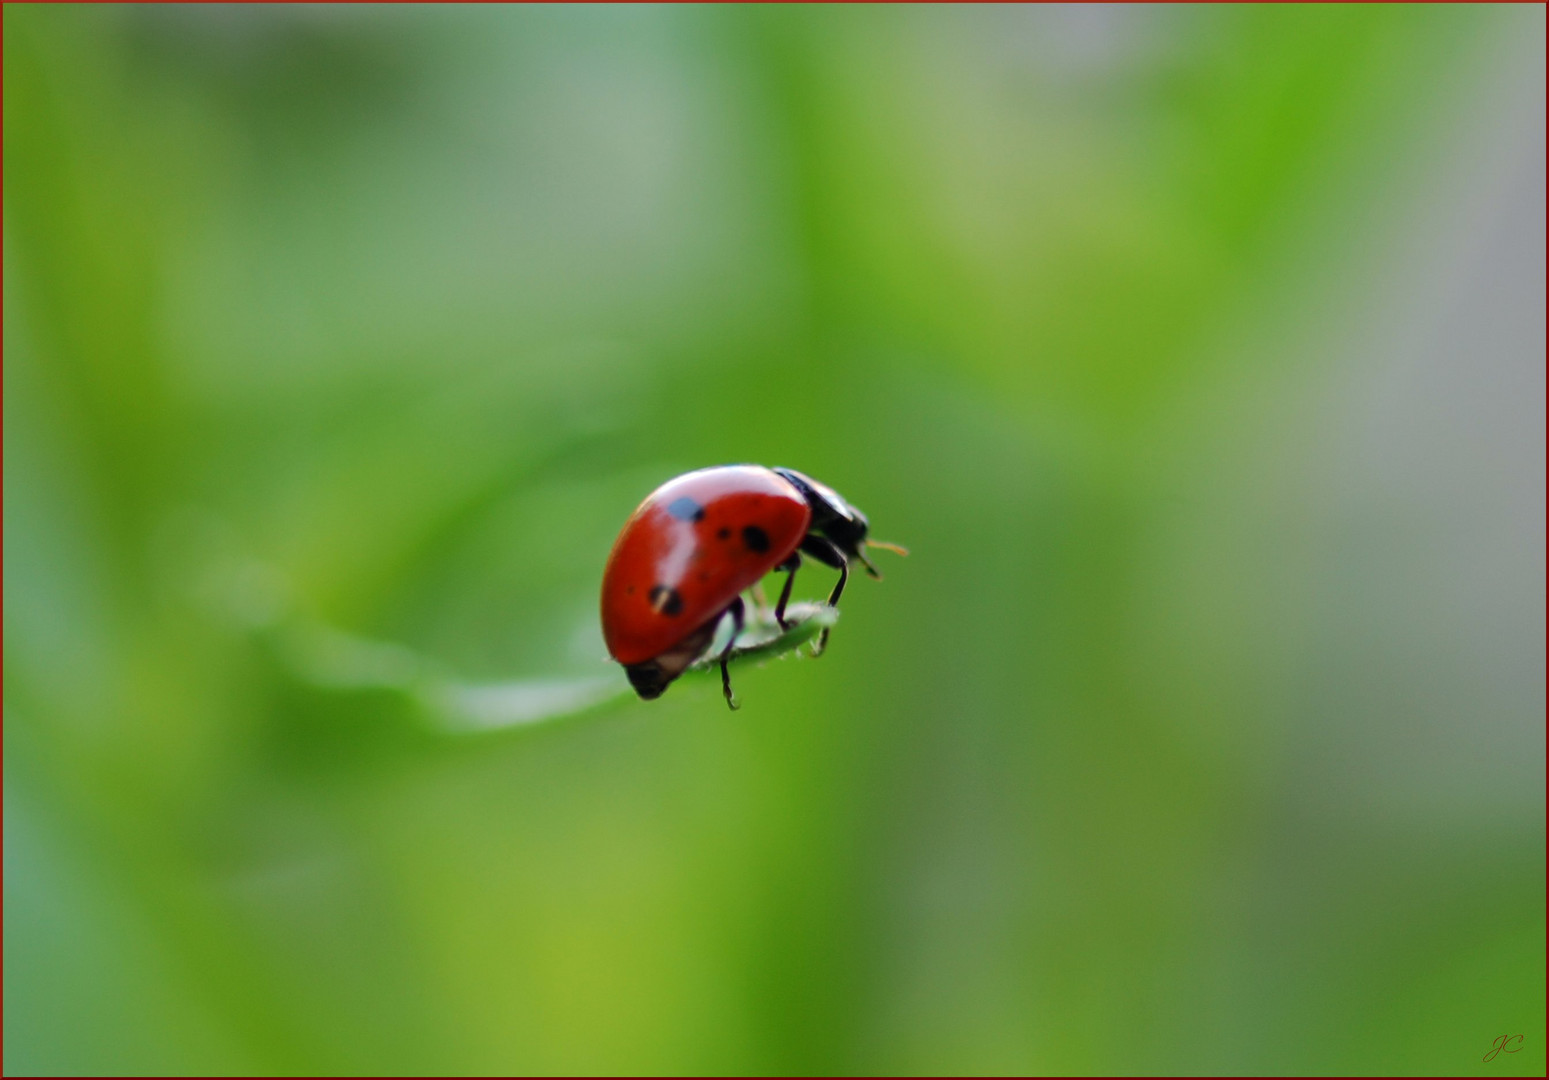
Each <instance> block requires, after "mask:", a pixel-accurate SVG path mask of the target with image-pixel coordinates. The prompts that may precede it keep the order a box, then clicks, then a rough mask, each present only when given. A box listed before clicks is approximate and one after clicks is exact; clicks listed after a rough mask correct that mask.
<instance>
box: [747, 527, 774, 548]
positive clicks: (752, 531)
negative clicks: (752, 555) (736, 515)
mask: <svg viewBox="0 0 1549 1080" xmlns="http://www.w3.org/2000/svg"><path fill="white" fill-rule="evenodd" d="M742 542H743V543H744V544H746V545H748V550H749V551H758V552H765V551H768V550H769V534H768V533H766V532H765V531H764V530H763V529H760V528H759V527H758V526H757V525H745V526H743V529H742Z"/></svg>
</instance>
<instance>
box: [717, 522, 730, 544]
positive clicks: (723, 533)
mask: <svg viewBox="0 0 1549 1080" xmlns="http://www.w3.org/2000/svg"><path fill="white" fill-rule="evenodd" d="M730 535H731V530H730V529H728V528H727V527H726V526H725V525H722V526H721V527H720V528H719V529H716V530H715V536H716V539H718V540H725V539H726V538H727V537H728V536H730Z"/></svg>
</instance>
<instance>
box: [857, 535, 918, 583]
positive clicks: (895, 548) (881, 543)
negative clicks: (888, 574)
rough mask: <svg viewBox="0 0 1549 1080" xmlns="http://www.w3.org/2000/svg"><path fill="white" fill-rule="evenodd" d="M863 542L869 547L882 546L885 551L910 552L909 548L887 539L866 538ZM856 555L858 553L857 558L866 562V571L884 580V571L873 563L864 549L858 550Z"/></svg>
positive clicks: (901, 553) (903, 553)
mask: <svg viewBox="0 0 1549 1080" xmlns="http://www.w3.org/2000/svg"><path fill="white" fill-rule="evenodd" d="M862 542H863V543H864V544H865V545H866V546H867V547H874V548H881V549H882V550H884V551H892V552H895V553H897V554H899V555H907V554H909V549H908V548H906V547H900V546H899V545H897V544H889V543H888V542H887V541H885V540H865V541H862ZM855 555H856V557H857V558H859V559H860V561H861V562H862V563H864V564H865V566H866V573H868V574H870V575H871V576H872V577H874V578H876V579H877V580H878V581H881V580H882V571H880V570H878V569H877V568H876V567H875V566H872V565H871V560H870V559H868V558H866V553H865V552H864V551H860V550H857V551H856V552H855Z"/></svg>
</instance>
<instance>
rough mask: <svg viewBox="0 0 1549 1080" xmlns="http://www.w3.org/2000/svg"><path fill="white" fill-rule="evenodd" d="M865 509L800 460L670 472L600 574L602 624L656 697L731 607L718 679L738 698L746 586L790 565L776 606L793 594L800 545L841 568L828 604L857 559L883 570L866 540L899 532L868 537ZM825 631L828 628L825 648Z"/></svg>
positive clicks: (642, 688) (642, 687) (632, 677)
mask: <svg viewBox="0 0 1549 1080" xmlns="http://www.w3.org/2000/svg"><path fill="white" fill-rule="evenodd" d="M869 528H870V524H869V523H868V522H867V521H866V515H865V514H862V513H861V512H860V511H859V510H857V509H855V507H853V506H851V505H850V504H849V503H848V502H846V501H845V500H844V499H843V498H842V497H841V496H840V495H839V493H838V492H836V491H834V490H833V489H832V488H830V487H827V486H826V485H824V484H820V483H818V482H817V481H816V480H813V479H812V478H811V477H809V476H804V475H803V474H801V473H799V472H797V471H796V470H795V469H767V468H765V467H764V466H762V465H718V466H716V467H714V468H709V469H698V470H696V471H694V472H690V473H684V474H683V475H682V476H679V477H676V478H675V479H672V480H669V481H667V482H666V483H665V484H663V485H662V486H661V487H659V488H657V489H656V490H655V491H653V492H651V494H650V495H648V496H646V499H645V501H644V502H643V503H641V504H640V505H639V507H637V508H636V510H635V512H634V513H633V514H631V515H630V517H629V520H628V521H626V522H625V523H624V528H623V529H622V530H620V532H619V535H618V539H617V540H615V541H614V542H613V551H612V553H611V554H609V556H608V565H607V568H606V569H605V570H604V571H603V574H602V636H603V640H604V641H605V642H606V643H607V645H608V653H609V655H611V656H612V657H613V659H615V660H617V661H618V662H619V663H620V664H622V665H623V666H624V672H625V674H627V675H628V676H629V682H630V685H632V686H633V687H634V688H635V692H636V693H637V694H639V695H640V696H641V697H642V698H645V699H647V700H649V699H651V698H656V697H660V696H661V694H662V691H664V690H666V689H667V687H668V685H669V684H670V683H671V682H672V681H673V680H674V679H676V678H677V677H678V676H679V675H681V674H683V672H684V670H685V669H686V668H687V667H688V666H689V665H690V664H692V663H693V662H694V661H695V660H697V659H698V658H699V656H700V654H702V653H703V652H704V651H705V650H706V649H707V648H708V647H709V645H710V642H711V639H712V638H714V636H715V628H716V626H717V625H719V623H720V621H721V619H722V618H723V617H724V616H727V615H730V616H731V618H732V623H733V632H732V636H731V638H730V639H729V640H728V641H727V643H726V647H725V648H724V649H723V650H722V651H721V657H720V661H721V689H722V692H723V693H724V694H725V695H726V703H727V704H728V705H730V706H731V707H732V708H733V709H735V708H737V703H736V701H735V700H734V699H733V698H732V693H731V677H730V675H728V674H727V671H726V661H727V658H728V657H729V656H730V655H731V650H732V645H733V643H734V642H735V641H736V640H737V636H738V634H740V633H741V631H742V625H743V619H744V617H745V614H746V611H745V607H744V605H743V602H742V591H743V590H744V589H747V588H749V587H750V586H752V585H754V584H756V583H757V582H758V581H759V580H760V579H762V578H763V576H764V575H765V574H767V573H769V572H770V571H772V570H785V571H787V572H788V574H787V576H786V579H785V586H784V587H783V588H782V589H781V590H780V600H779V602H778V603H777V604H776V605H775V610H774V617H775V621H776V622H777V623H778V624H779V626H780V629H782V630H784V629H786V628H787V626H788V624H787V622H786V620H785V606H786V604H787V602H789V600H790V598H791V583H792V582H793V581H795V579H796V569H797V567H799V566H800V565H801V556H802V554H803V553H806V554H807V555H810V556H811V557H812V558H814V559H816V560H817V561H818V562H820V563H823V564H824V565H825V566H831V567H833V568H834V569H836V570H838V571H839V581H838V583H837V584H835V585H834V590H833V592H832V593H830V594H829V597H828V603H829V606H830V607H832V606H833V605H834V604H837V603H838V602H839V597H840V595H841V594H842V593H843V592H844V586H845V582H846V581H848V580H849V576H850V571H849V567H850V563H851V562H852V561H858V562H859V563H861V565H863V566H864V567H865V568H866V572H867V573H869V574H870V575H871V576H872V577H877V578H879V577H881V576H882V575H880V574H879V573H877V570H876V567H874V566H872V565H871V562H870V560H868V559H867V558H866V556H865V554H864V552H863V551H862V549H863V548H864V547H867V546H870V547H885V548H888V549H890V550H893V551H898V552H900V553H902V554H907V552H904V550H903V549H902V548H900V547H897V546H896V545H894V544H882V543H879V542H877V541H875V540H869V539H867V536H866V533H867V531H868V530H869ZM827 642H828V630H827V629H826V628H825V629H824V631H823V634H822V637H820V638H819V639H818V645H817V648H818V651H821V650H822V648H823V646H824V645H826V644H827Z"/></svg>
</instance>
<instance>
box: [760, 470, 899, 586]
mask: <svg viewBox="0 0 1549 1080" xmlns="http://www.w3.org/2000/svg"><path fill="white" fill-rule="evenodd" d="M775 472H777V473H779V474H780V475H781V476H783V477H785V478H786V479H787V480H789V481H790V482H791V483H792V484H794V485H796V489H797V490H798V491H800V492H801V495H802V498H804V499H806V500H807V505H808V506H809V507H811V508H812V531H813V532H815V533H821V534H822V535H823V536H826V537H827V538H828V539H829V540H832V541H833V543H834V546H835V547H837V548H838V549H839V550H840V551H842V552H844V555H845V557H846V558H848V559H850V560H852V561H854V562H858V563H860V564H861V565H862V566H864V567H865V568H866V573H868V574H870V575H871V576H872V577H874V578H880V577H881V576H882V575H881V574H879V573H878V572H877V568H876V567H875V566H872V565H871V560H870V559H868V558H866V552H865V548H866V546H867V544H872V546H876V545H875V544H874V542H872V541H870V540H868V539H867V534H868V533H869V532H870V531H871V522H869V521H867V520H866V515H865V514H863V513H861V512H860V511H859V510H857V509H856V508H855V507H853V506H851V505H850V504H849V503H848V502H846V501H845V499H844V496H842V495H840V494H839V493H838V492H837V491H835V490H834V489H833V488H831V487H829V486H828V485H827V484H823V483H819V482H818V481H816V480H814V479H812V477H810V476H807V475H806V474H804V473H799V472H797V471H796V470H795V469H776V470H775Z"/></svg>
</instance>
